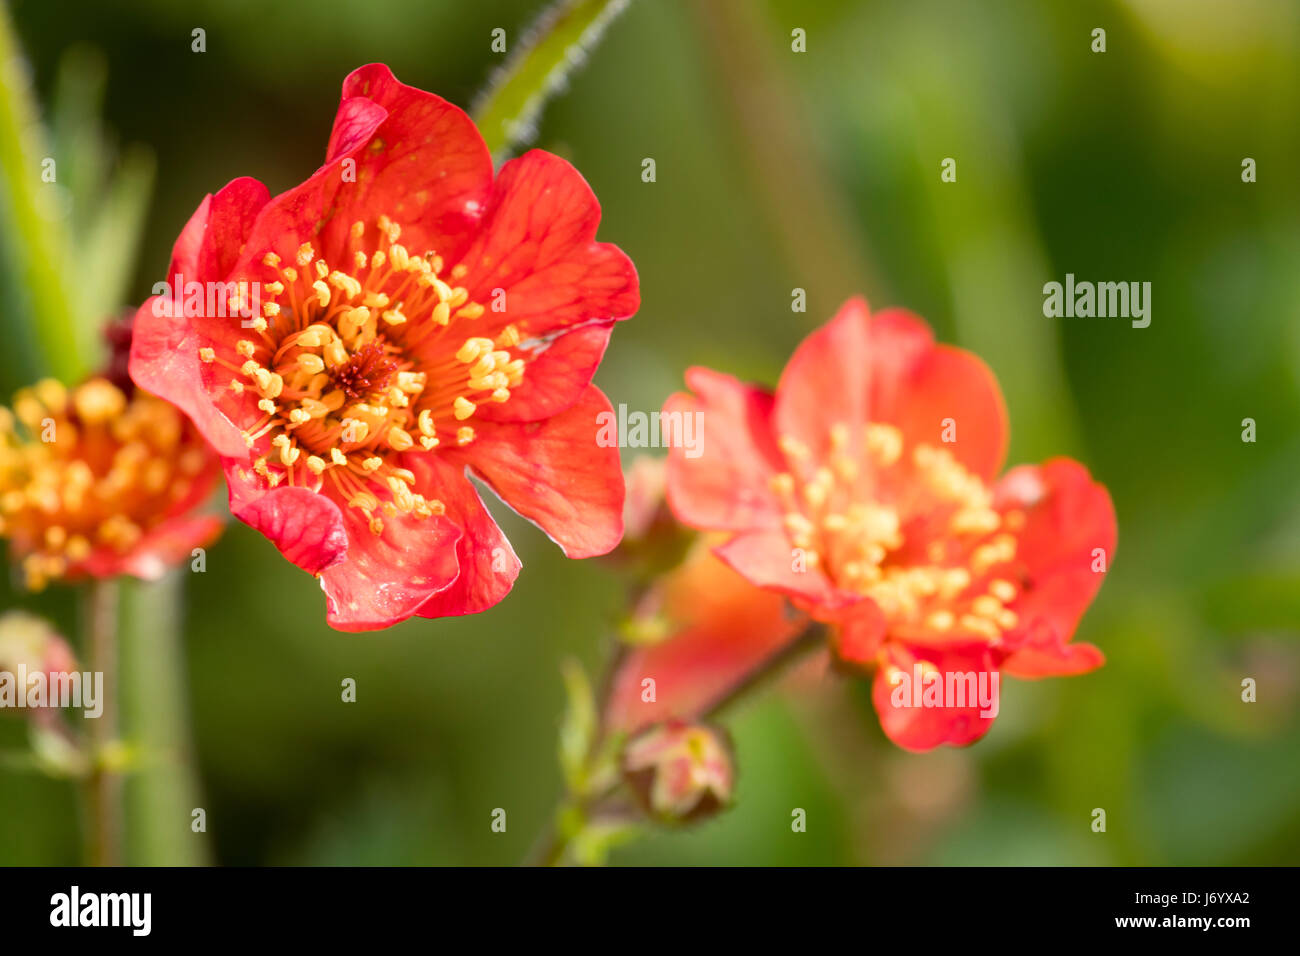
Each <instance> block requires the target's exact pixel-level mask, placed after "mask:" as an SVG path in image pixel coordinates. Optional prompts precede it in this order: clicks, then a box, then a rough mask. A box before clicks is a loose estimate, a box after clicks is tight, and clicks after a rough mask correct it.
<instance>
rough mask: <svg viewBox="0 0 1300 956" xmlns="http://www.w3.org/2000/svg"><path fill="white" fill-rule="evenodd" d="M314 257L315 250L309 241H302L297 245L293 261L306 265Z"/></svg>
mask: <svg viewBox="0 0 1300 956" xmlns="http://www.w3.org/2000/svg"><path fill="white" fill-rule="evenodd" d="M314 258H316V250H315V249H313V248H312V247H311V243H310V242H304V243H303V244H302V245H301V246H299V247H298V254H297V256H295V261H297V263H298V265H300V266H306V265H308V264H310V263H311V261H312V259H314Z"/></svg>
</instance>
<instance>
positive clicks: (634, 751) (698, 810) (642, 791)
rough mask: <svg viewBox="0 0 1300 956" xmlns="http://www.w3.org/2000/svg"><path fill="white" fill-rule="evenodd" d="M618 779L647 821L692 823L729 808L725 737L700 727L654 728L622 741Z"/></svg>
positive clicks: (730, 770) (670, 724)
mask: <svg viewBox="0 0 1300 956" xmlns="http://www.w3.org/2000/svg"><path fill="white" fill-rule="evenodd" d="M623 776H624V779H626V780H627V782H628V785H629V786H630V787H631V789H632V792H633V793H635V794H636V797H637V800H638V801H639V802H640V803H641V806H642V807H643V808H644V809H645V811H646V813H648V814H649V815H650V816H652V817H654V818H655V819H656V820H658V821H660V822H662V823H693V822H695V821H697V820H702V819H704V818H706V817H710V816H712V815H713V814H715V813H717V812H718V811H719V810H721V809H723V808H725V807H726V806H727V805H728V804H729V803H730V802H731V794H732V788H733V785H734V782H735V769H734V765H733V762H732V757H731V743H730V741H729V740H728V739H727V736H726V734H725V732H723V731H721V730H718V729H715V728H713V727H708V726H705V725H702V724H688V723H686V722H685V721H680V720H670V721H667V722H666V723H662V724H655V725H654V726H652V727H649V728H647V729H646V730H643V731H642V732H641V733H639V734H637V735H636V736H635V737H633V738H632V739H631V740H630V741H628V744H627V746H626V747H625V748H624V751H623Z"/></svg>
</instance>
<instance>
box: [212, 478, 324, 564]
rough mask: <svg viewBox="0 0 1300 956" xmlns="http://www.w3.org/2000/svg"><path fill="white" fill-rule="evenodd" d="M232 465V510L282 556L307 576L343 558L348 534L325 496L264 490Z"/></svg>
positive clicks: (302, 490)
mask: <svg viewBox="0 0 1300 956" xmlns="http://www.w3.org/2000/svg"><path fill="white" fill-rule="evenodd" d="M246 474H247V473H246V472H244V471H243V469H242V468H241V467H240V466H238V465H235V464H234V463H233V462H230V461H227V462H226V479H227V483H228V484H229V485H230V511H231V513H232V514H233V515H234V516H235V517H236V518H238V519H239V520H240V521H242V522H244V523H245V524H246V525H248V526H249V527H250V528H252V529H253V530H255V531H260V532H261V533H262V534H264V535H266V537H267V539H268V540H270V542H271V543H272V544H273V545H275V546H276V547H277V548H279V550H280V553H281V554H283V555H284V556H285V557H286V558H288V559H289V560H290V561H292V562H293V563H294V564H296V565H298V567H300V568H302V569H303V570H304V571H306V572H307V573H308V574H313V575H319V574H320V573H321V572H322V571H324V570H325V569H326V568H329V567H332V566H334V565H336V564H338V563H339V562H341V561H343V560H344V559H345V558H346V557H347V552H348V533H347V529H346V528H345V526H344V523H343V514H342V512H341V511H340V510H339V506H338V505H337V504H335V502H334V501H333V499H331V498H330V497H329V496H328V495H323V494H320V493H319V492H315V491H311V490H310V489H308V488H292V487H289V486H288V485H281V486H280V487H278V488H272V489H270V490H265V489H263V488H261V487H259V486H258V485H257V484H256V479H251V478H245V477H244V475H246Z"/></svg>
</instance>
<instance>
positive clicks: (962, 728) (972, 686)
mask: <svg viewBox="0 0 1300 956" xmlns="http://www.w3.org/2000/svg"><path fill="white" fill-rule="evenodd" d="M687 383H688V384H689V385H690V386H691V388H692V389H693V390H694V392H695V394H694V395H685V394H678V395H674V396H673V397H672V398H670V399H669V401H668V403H667V405H666V406H665V410H666V411H667V412H670V413H671V412H683V413H690V412H699V413H701V421H702V425H703V438H702V445H701V446H700V450H702V452H703V453H702V454H700V455H699V456H698V457H695V458H690V457H687V456H686V455H685V454H683V452H682V450H681V449H674V450H673V452H672V455H671V458H670V460H669V469H668V500H669V504H670V505H671V506H672V508H673V510H674V512H675V513H676V514H677V516H678V517H679V518H680V519H681V520H683V521H684V522H686V523H687V524H690V525H692V526H694V527H698V528H710V529H717V530H723V531H728V532H732V533H733V536H732V537H731V539H730V540H729V541H728V542H727V543H726V544H725V545H723V546H721V547H719V548H718V549H717V553H718V555H719V556H720V557H721V558H722V559H723V560H724V561H726V562H727V563H728V564H730V565H731V566H732V567H733V568H735V569H736V570H737V571H739V572H740V573H741V574H743V575H744V576H745V577H747V578H748V579H749V580H750V581H752V582H753V583H755V584H757V585H760V586H762V587H765V588H769V589H771V590H774V591H777V592H780V593H783V594H785V595H787V596H788V597H790V598H791V599H792V600H793V601H794V603H795V604H796V605H798V606H799V607H801V608H804V609H806V610H808V611H809V612H810V613H812V614H813V615H814V616H816V617H818V618H819V619H822V620H825V621H828V622H830V623H831V624H832V625H833V629H832V630H833V642H832V643H833V649H834V651H835V653H836V656H837V658H838V660H839V661H840V662H841V663H842V664H844V665H846V666H848V667H851V668H859V669H874V671H875V681H874V699H875V704H876V709H877V712H878V713H879V715H880V719H881V723H882V726H883V727H884V730H885V732H886V734H888V735H889V737H890V738H891V739H892V740H894V742H895V743H897V744H899V745H900V746H902V747H905V748H907V749H909V750H926V749H929V748H932V747H935V746H937V745H939V744H943V743H948V744H959V745H960V744H968V743H971V742H973V741H975V740H976V739H978V738H979V737H980V736H982V735H983V734H984V733H985V732H986V731H987V730H988V728H989V726H990V725H991V723H992V717H993V716H994V715H995V714H996V710H997V705H996V693H997V681H996V677H997V676H998V675H1000V674H1001V673H1006V674H1010V675H1012V676H1015V677H1025V678H1034V677H1046V676H1052V675H1067V674H1081V673H1085V672H1087V671H1090V670H1092V669H1094V668H1096V667H1099V666H1100V665H1101V664H1102V663H1103V657H1102V654H1101V652H1100V651H1099V650H1098V649H1097V648H1095V647H1093V646H1092V645H1089V644H1078V643H1070V638H1071V637H1072V636H1073V634H1074V630H1075V626H1076V625H1077V624H1078V621H1079V618H1080V617H1081V616H1082V615H1083V612H1084V609H1085V608H1086V607H1087V606H1088V603H1089V602H1090V601H1091V600H1092V598H1093V596H1094V595H1095V594H1096V593H1097V589H1098V588H1099V587H1100V586H1101V580H1102V577H1103V574H1104V571H1105V569H1106V566H1107V564H1108V563H1109V561H1110V560H1111V557H1112V554H1113V552H1114V548H1115V537H1116V529H1115V515H1114V510H1113V508H1112V506H1111V501H1110V496H1109V495H1108V494H1107V492H1106V489H1105V488H1104V487H1102V486H1101V485H1100V484H1097V483H1095V482H1093V481H1092V479H1091V478H1090V476H1089V474H1088V471H1087V469H1086V468H1084V467H1083V466H1082V465H1080V464H1078V463H1077V462H1074V461H1069V460H1066V459H1054V460H1052V461H1049V462H1047V463H1046V464H1044V465H1041V466H1021V467H1018V468H1014V469H1012V470H1011V471H1009V472H1007V473H1006V474H1005V475H1003V476H1002V477H1001V478H1000V479H998V478H997V475H998V472H999V469H1000V468H1001V465H1002V461H1003V457H1004V455H1005V452H1006V443H1007V421H1006V412H1005V409H1004V407H1003V402H1002V396H1001V393H1000V391H999V390H998V386H997V382H996V380H995V379H994V377H993V375H992V373H991V372H990V371H989V370H988V368H987V367H986V366H985V365H984V364H983V363H982V362H980V361H979V359H977V358H976V357H975V356H973V355H971V354H970V353H968V352H965V351H962V350H960V349H956V348H952V347H948V346H943V345H936V344H935V342H934V338H933V336H932V334H931V332H930V330H929V328H928V327H927V326H926V324H925V323H924V322H923V321H922V320H921V319H919V318H917V317H916V316H914V315H911V314H910V313H907V312H904V311H901V310H896V309H895V310H889V311H886V312H882V313H880V314H878V315H876V316H875V317H870V316H869V315H868V312H867V307H866V303H865V302H863V301H862V300H860V299H854V300H852V301H850V302H848V303H847V304H846V305H845V306H844V308H842V309H841V310H840V312H839V314H838V315H836V316H835V318H833V319H832V320H831V321H830V322H829V323H827V324H826V325H825V326H823V327H822V328H821V329H819V330H818V331H817V332H815V333H813V334H812V335H811V336H809V337H808V338H807V339H806V340H805V341H804V342H803V344H802V345H801V346H800V347H799V349H798V350H797V351H796V352H795V354H794V356H793V358H792V359H791V361H790V363H789V364H788V365H787V366H786V369H785V371H784V372H783V374H782V376H781V381H780V383H779V385H778V386H777V389H776V393H775V395H773V394H772V393H769V392H767V391H764V390H761V389H758V388H754V387H751V386H748V385H744V384H742V383H741V382H739V381H737V380H736V379H734V378H731V377H729V376H725V375H722V374H719V373H717V372H713V371H710V370H708V369H702V368H694V369H691V370H690V371H688V373H687ZM913 685H914V686H913ZM981 692H983V693H981ZM984 694H991V695H992V698H993V700H992V701H991V706H989V703H990V702H989V701H982V700H981V699H980V698H981V696H984Z"/></svg>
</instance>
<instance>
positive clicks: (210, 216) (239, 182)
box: [167, 176, 271, 282]
mask: <svg viewBox="0 0 1300 956" xmlns="http://www.w3.org/2000/svg"><path fill="white" fill-rule="evenodd" d="M270 199H271V194H270V192H269V191H268V190H267V188H266V187H265V186H263V185H262V184H261V183H260V182H258V181H257V180H256V179H250V178H249V177H247V176H243V177H240V178H239V179H234V180H231V181H230V182H229V183H227V184H226V186H225V187H224V188H223V189H222V190H221V191H220V192H218V193H217V194H216V195H215V196H205V197H204V198H203V202H201V203H199V208H198V209H197V210H195V212H194V215H192V216H191V217H190V220H189V222H187V223H186V224H185V228H183V229H182V230H181V234H180V236H179V237H178V238H177V239H176V244H175V246H173V247H172V261H171V267H170V269H169V270H168V272H167V280H168V282H171V281H172V280H173V279H174V278H175V276H176V275H177V273H180V274H181V275H183V276H184V281H185V282H191V281H198V282H206V281H207V280H209V279H213V280H216V279H224V278H225V277H226V275H228V274H229V272H230V270H231V269H233V268H234V266H235V260H236V259H237V258H238V257H239V249H240V246H241V245H242V244H243V243H244V240H245V239H246V238H247V237H248V234H249V232H250V231H252V228H253V223H254V221H255V220H256V219H257V215H258V213H260V212H261V211H262V208H263V207H264V206H265V205H266V204H267V203H268V202H269V201H270Z"/></svg>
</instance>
